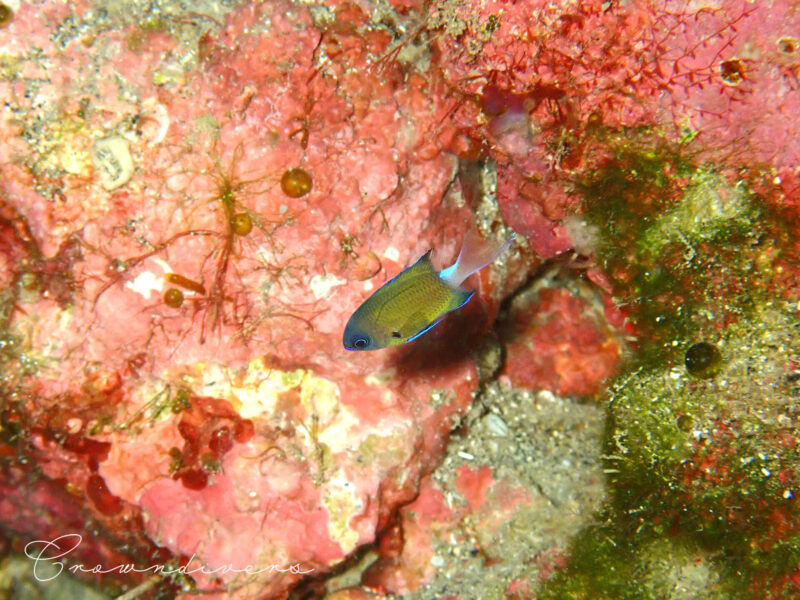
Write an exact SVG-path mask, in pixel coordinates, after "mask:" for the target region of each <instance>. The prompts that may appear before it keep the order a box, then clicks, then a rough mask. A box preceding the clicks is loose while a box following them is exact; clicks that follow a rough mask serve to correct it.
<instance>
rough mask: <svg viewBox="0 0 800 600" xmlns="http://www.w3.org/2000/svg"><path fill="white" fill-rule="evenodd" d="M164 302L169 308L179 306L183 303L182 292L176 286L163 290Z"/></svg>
mask: <svg viewBox="0 0 800 600" xmlns="http://www.w3.org/2000/svg"><path fill="white" fill-rule="evenodd" d="M164 304H166V305H167V306H169V307H171V308H180V306H181V305H182V304H183V292H182V291H180V290H179V289H178V288H169V289H168V290H167V291H166V292H164Z"/></svg>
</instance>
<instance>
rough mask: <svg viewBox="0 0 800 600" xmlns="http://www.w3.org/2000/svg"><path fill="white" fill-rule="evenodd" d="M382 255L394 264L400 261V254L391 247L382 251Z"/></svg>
mask: <svg viewBox="0 0 800 600" xmlns="http://www.w3.org/2000/svg"><path fill="white" fill-rule="evenodd" d="M383 255H384V256H385V257H386V258H388V259H389V260H393V261H394V262H397V261H398V260H400V252H399V251H398V250H397V248H395V247H393V246H389V247H388V248H387V249H386V250H384V252H383Z"/></svg>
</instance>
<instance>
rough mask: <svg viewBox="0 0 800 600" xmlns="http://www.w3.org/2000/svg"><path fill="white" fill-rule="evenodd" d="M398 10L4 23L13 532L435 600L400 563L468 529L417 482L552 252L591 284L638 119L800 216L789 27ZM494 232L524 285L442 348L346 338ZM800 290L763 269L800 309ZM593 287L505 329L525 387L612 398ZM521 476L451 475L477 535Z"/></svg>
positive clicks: (226, 585)
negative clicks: (602, 173)
mask: <svg viewBox="0 0 800 600" xmlns="http://www.w3.org/2000/svg"><path fill="white" fill-rule="evenodd" d="M390 4H391V7H392V9H393V10H392V11H388V9H386V10H387V11H388V12H385V13H381V12H380V11H379V10H378V9H377V8H374V9H370V10H371V12H369V13H368V12H367V8H366V7H365V6H362V5H359V4H356V3H352V4H351V3H348V2H337V1H335V0H331V1H330V2H322V3H319V4H315V5H313V6H312V5H308V6H307V5H305V4H303V5H300V4H293V3H290V2H288V1H285V0H273V1H270V2H252V3H246V2H245V3H238V4H237V8H236V9H233V10H231V11H230V12H228V13H227V14H223V13H221V12H220V13H215V14H203V13H194V12H192V13H187V14H182V13H181V14H179V13H170V12H168V11H167V12H164V13H163V14H159V15H157V16H152V17H148V18H146V19H144V18H143V19H137V18H136V16H132V17H123V16H120V15H119V14H116V13H113V12H109V11H105V10H103V11H99V10H97V8H96V6H95V4H93V3H90V2H87V1H81V2H73V3H63V2H51V1H48V0H37V1H34V2H26V3H14V8H15V11H14V12H13V15H12V16H11V20H10V21H9V22H8V23H7V24H5V25H4V27H3V28H2V30H0V97H2V98H4V100H5V101H4V104H3V106H2V108H0V139H1V140H2V141H0V175H2V178H0V285H1V286H2V291H0V336H1V337H0V359H1V360H2V363H3V369H4V373H5V375H4V377H3V380H2V382H0V473H1V475H0V523H2V531H3V534H4V535H6V536H7V537H11V538H16V539H20V540H23V539H32V538H35V537H36V538H39V539H53V538H55V537H58V535H61V534H63V533H66V532H68V531H79V532H88V531H91V532H93V535H92V536H85V539H84V541H83V549H82V550H81V552H82V554H81V557H90V558H93V559H94V560H95V562H96V563H97V564H108V565H113V564H119V563H122V562H131V561H137V562H138V561H142V562H143V564H144V565H145V566H146V565H149V564H153V562H159V563H160V564H164V565H171V566H172V567H174V568H178V567H180V566H181V565H184V566H186V565H187V561H192V562H195V564H197V565H198V566H200V565H202V566H203V567H205V570H197V571H192V572H191V573H189V574H188V575H186V576H185V577H183V578H179V579H176V580H175V581H174V582H173V583H171V584H170V585H175V586H177V587H178V588H179V590H173V591H176V593H177V592H178V591H180V593H183V594H186V595H189V594H192V593H197V594H202V595H203V597H211V596H213V595H214V594H217V595H218V596H219V597H239V598H249V597H258V598H284V597H287V595H288V594H289V593H290V592H291V591H292V590H293V589H296V588H297V587H298V586H299V585H302V584H303V580H304V578H306V576H307V575H309V574H311V577H319V576H324V575H325V574H326V573H328V572H330V571H331V570H332V569H333V568H335V567H336V566H337V565H339V564H341V563H343V561H345V560H347V559H348V557H351V556H352V555H353V554H354V552H356V551H357V550H358V549H359V548H361V547H363V546H365V545H368V544H374V543H377V547H378V548H379V556H380V558H379V561H378V562H377V563H376V564H375V565H374V566H373V567H372V568H370V569H369V570H367V572H366V573H365V575H364V584H365V585H366V586H367V587H369V588H371V589H372V590H378V592H380V593H382V592H383V591H398V592H402V591H406V590H411V589H417V588H418V587H420V586H421V585H423V584H424V583H425V582H427V581H429V580H430V579H431V577H432V576H433V572H434V571H435V567H434V566H433V565H432V564H431V563H430V562H429V561H427V562H426V561H425V560H424V559H425V557H430V556H431V555H432V551H429V550H427V549H426V550H424V552H421V553H420V554H419V555H418V556H416V557H414V556H412V555H411V552H412V551H414V550H415V549H416V548H423V549H425V548H426V544H427V546H429V545H430V544H429V538H430V532H429V531H428V527H429V526H431V525H432V524H437V523H439V522H442V523H443V524H441V529H442V530H446V529H447V527H448V526H450V525H451V524H452V523H451V521H452V520H453V518H454V517H453V515H452V514H451V511H450V509H447V507H446V506H445V505H444V503H443V501H442V499H441V497H440V492H438V490H436V489H434V488H433V487H432V486H431V484H430V480H429V479H427V476H428V475H429V474H430V473H431V471H433V470H434V469H435V467H436V465H437V464H438V462H439V461H440V459H441V457H442V456H443V454H444V452H445V449H446V446H447V443H448V438H449V435H450V429H451V426H452V425H453V423H454V421H456V420H457V419H458V417H459V416H461V415H463V413H464V412H465V411H466V409H467V407H468V406H469V405H470V403H471V402H472V399H473V393H474V392H475V390H476V389H477V380H478V375H477V374H478V371H477V369H476V367H475V366H474V365H473V363H472V362H471V360H470V352H471V351H472V349H473V348H474V347H475V346H476V345H477V344H478V342H479V341H480V340H481V339H482V336H483V334H485V333H486V331H487V330H488V329H489V328H490V327H491V324H492V322H493V320H494V317H495V316H496V315H497V314H499V313H501V312H502V310H501V307H500V303H501V300H502V297H503V296H504V295H506V294H508V293H509V292H511V291H512V288H513V287H514V284H517V283H520V282H522V281H523V280H524V279H525V278H526V277H528V276H529V275H532V274H534V267H536V266H538V265H539V264H541V262H542V261H543V260H549V259H555V260H565V262H568V261H569V260H574V261H575V264H580V263H581V261H582V260H589V261H590V260H591V259H592V254H593V252H594V251H595V250H596V246H594V245H593V242H592V236H591V235H586V236H585V239H584V236H582V235H580V233H579V232H580V231H586V230H585V229H580V228H575V227H574V226H573V225H574V221H571V220H570V217H574V216H575V214H576V213H581V212H582V211H584V210H586V206H585V205H584V202H583V199H582V198H581V195H580V192H579V190H581V189H585V187H586V186H587V185H588V183H587V181H588V179H589V178H590V176H591V175H592V174H593V173H595V172H597V171H598V170H599V169H600V168H601V167H605V166H607V165H608V164H610V163H614V161H617V160H618V159H619V157H618V156H617V150H618V149H619V148H620V147H621V145H620V140H624V139H627V136H629V135H631V136H632V135H634V133H636V132H637V131H639V130H641V129H646V128H650V129H649V130H648V131H651V132H652V131H656V132H658V135H659V136H661V138H663V139H664V140H666V141H668V142H669V143H670V144H673V145H678V146H680V148H681V149H682V151H685V153H686V154H687V155H691V156H692V157H693V158H694V159H695V160H698V161H699V160H703V161H710V162H712V163H713V164H715V165H717V166H718V168H719V170H720V171H722V172H724V173H726V174H729V173H739V172H745V171H746V172H747V177H748V180H747V181H748V183H749V184H750V185H751V186H752V187H753V188H754V189H759V188H758V185H761V186H762V188H763V191H764V194H765V195H769V194H770V193H771V194H773V195H774V196H775V197H779V199H778V200H776V202H777V203H784V200H785V198H787V197H791V198H793V200H792V199H791V198H790V199H789V200H785V204H786V205H787V206H794V207H795V209H796V207H797V192H798V187H797V181H798V178H800V175H799V174H798V168H797V164H798V162H800V145H798V144H800V141H798V140H800V119H798V115H799V114H800V105H798V103H799V102H800V101H799V100H798V98H800V95H798V88H800V83H798V74H800V54H798V44H797V40H796V38H795V37H793V36H796V32H797V31H798V27H800V20H799V19H800V17H798V13H797V11H795V10H794V9H793V8H792V6H791V5H790V3H788V2H785V1H783V0H776V1H775V2H770V3H758V4H755V3H748V2H740V1H738V0H737V1H732V2H729V3H723V4H722V5H719V4H709V5H708V6H705V5H701V6H695V5H689V4H685V3H672V2H662V3H655V2H652V3H651V2H644V1H643V2H629V3H622V4H619V3H608V2H601V1H600V0H589V1H577V0H572V1H569V2H559V3H552V2H545V1H543V0H529V1H526V2H517V3H506V2H499V1H496V0H491V1H489V2H484V3H474V2H467V3H462V2H450V1H448V0H443V1H441V2H436V3H421V2H414V1H411V0H409V1H405V0H398V1H396V2H391V3H390ZM17 5H18V6H17ZM209 10H210V9H209ZM220 10H221V9H220ZM381 10H384V9H383V8H382V9H381ZM128 18H129V20H125V19H128ZM478 159H481V160H487V161H488V160H489V159H491V161H492V162H491V164H492V165H493V167H492V169H493V170H492V173H491V175H492V176H493V177H494V179H493V181H490V182H484V183H485V186H484V190H483V191H484V192H485V194H484V193H481V194H478V195H477V196H476V195H475V194H474V193H473V192H472V191H471V189H470V184H469V177H467V176H466V175H465V171H466V169H464V168H462V167H464V165H465V164H466V163H468V162H470V161H475V160H478ZM487 164H489V163H487ZM651 175H652V178H653V179H654V180H657V179H658V177H662V176H663V177H666V178H672V180H673V183H674V182H675V181H678V180H679V179H680V178H681V177H683V175H681V174H676V173H658V174H651V173H649V172H648V173H647V176H648V177H650V176H651ZM659 181H660V180H659ZM659 181H656V182H655V183H653V185H654V186H655V187H658V186H659V185H660V182H659ZM681 181H682V180H681ZM581 186H583V187H581ZM666 187H669V186H665V189H666ZM776 190H777V191H776ZM656 196H657V194H656V193H655V192H653V193H652V194H650V197H649V198H647V199H643V204H645V203H646V202H650V203H653V202H656V200H654V199H653V198H655V197H656ZM658 198H659V199H660V196H658ZM671 199H673V200H674V198H671ZM792 202H794V204H792ZM502 221H504V222H505V224H506V225H508V226H509V227H511V228H513V229H514V230H515V231H517V232H518V233H519V234H520V238H524V244H523V246H525V247H524V248H522V249H520V248H519V246H515V247H513V248H512V251H511V252H510V256H509V258H508V264H509V267H510V269H509V271H510V274H508V273H507V275H506V278H503V277H499V276H498V274H497V272H493V273H490V272H489V271H488V270H487V271H485V272H483V273H481V274H480V275H479V276H478V277H474V278H473V280H474V285H475V287H477V288H478V292H477V294H476V296H475V298H474V299H473V300H472V301H471V302H470V303H469V304H468V305H467V306H465V307H464V309H463V310H462V311H459V313H456V314H453V315H451V316H449V317H448V318H447V319H446V320H445V322H444V323H443V324H442V325H441V326H439V327H437V328H436V329H435V330H433V331H431V332H430V334H428V335H427V336H426V339H425V341H424V342H422V341H420V342H419V343H416V344H412V345H409V346H401V347H398V348H397V349H393V350H389V351H386V352H382V353H370V354H369V355H358V354H354V353H349V352H346V351H345V350H344V349H343V348H342V347H341V333H342V328H343V326H344V323H345V322H346V321H347V318H348V316H349V315H350V314H351V313H352V311H353V310H354V309H355V307H357V306H358V305H359V304H360V302H362V301H363V300H364V299H365V298H366V297H368V296H369V294H370V293H371V291H373V290H374V289H376V288H377V287H378V286H380V285H382V284H383V283H384V282H385V281H387V280H388V278H390V277H391V276H393V275H395V274H396V273H398V272H399V271H401V270H402V269H403V268H404V267H405V266H407V265H408V264H410V263H411V262H412V261H414V260H416V259H417V258H418V257H419V256H421V255H422V254H423V253H424V252H426V251H427V250H428V249H430V248H433V249H434V254H433V262H434V264H435V266H436V267H437V268H441V267H442V266H444V265H446V264H450V263H451V262H452V261H453V259H454V257H455V254H456V253H457V250H458V247H459V245H460V243H461V239H462V238H463V236H464V234H465V232H466V231H467V230H469V229H480V230H481V232H482V234H483V235H485V236H496V237H500V236H503V235H504V234H506V231H505V230H504V227H503V222H502ZM579 254H580V255H583V256H578V255H579ZM567 255H572V258H569V259H564V257H565V256H567ZM622 271H623V275H624V271H625V269H624V268H622ZM791 273H796V267H795V268H794V270H792V269H788V268H787V269H786V270H784V271H782V274H780V275H776V277H778V276H779V277H783V278H784V279H785V281H786V282H787V283H786V285H787V286H789V285H794V286H796V277H795V278H794V279H792V277H791V276H790V274H791ZM612 275H614V274H613V273H612ZM586 276H587V279H590V280H592V281H593V282H594V283H596V284H598V285H597V286H594V287H593V288H592V289H591V291H586V289H584V288H582V291H581V292H580V293H578V294H573V293H571V292H569V293H568V292H567V291H564V290H548V289H543V290H540V291H539V293H538V295H537V296H536V297H535V298H533V299H531V298H530V297H524V298H522V299H521V300H520V301H518V302H517V304H516V309H515V307H514V306H512V307H511V310H510V312H509V314H508V315H507V317H508V318H507V319H506V321H505V323H504V325H505V328H506V329H507V330H508V331H507V332H506V333H508V338H509V340H510V342H509V345H508V360H507V361H506V364H505V366H504V367H503V371H502V374H503V375H506V376H508V378H509V379H510V381H511V382H513V383H514V384H515V385H523V386H535V387H544V388H548V389H552V390H553V391H556V392H558V393H561V394H593V393H595V392H597V391H598V390H599V389H600V386H601V384H602V382H603V381H604V380H605V379H606V378H608V377H610V376H611V375H613V373H614V372H615V370H616V368H617V366H618V365H617V363H618V360H619V357H620V354H621V348H622V342H621V339H622V338H621V336H620V333H619V332H620V331H622V330H623V329H624V328H626V327H628V325H627V324H626V322H625V315H624V314H623V313H622V312H621V310H620V309H619V308H617V307H615V306H614V305H613V302H612V301H611V299H610V293H611V291H612V288H613V286H612V285H611V284H609V283H608V281H607V279H606V277H605V275H604V274H603V273H601V272H599V269H594V270H592V269H589V270H588V271H586ZM612 278H613V277H612ZM620 280H621V278H619V277H618V278H616V279H614V281H615V283H616V282H618V281H620ZM782 281H783V280H782ZM792 282H794V283H792ZM583 283H585V282H583ZM583 283H582V285H583ZM595 288H596V289H595ZM614 291H616V290H614ZM590 305H591V309H592V310H591V311H590V312H591V315H592V316H586V313H587V309H586V307H587V306H590ZM604 319H605V320H604ZM609 322H611V323H612V324H613V327H612V326H610V325H609ZM504 485H505V484H504V482H503V481H502V480H501V479H497V478H495V477H494V475H493V474H492V473H491V470H490V469H489V467H486V468H483V467H478V468H476V469H474V470H473V469H464V470H462V471H460V472H459V475H458V483H457V484H456V488H457V489H458V490H460V492H461V493H462V494H463V496H464V498H465V502H466V504H467V505H468V506H469V507H470V509H472V510H473V511H474V512H475V513H478V514H479V515H480V516H481V519H483V520H482V522H483V523H484V524H485V525H486V528H487V530H493V529H492V528H493V527H494V526H495V525H496V523H495V522H494V521H493V520H492V517H491V514H493V513H495V512H496V513H502V510H501V508H502V498H503V497H504V494H505V492H507V491H508V489H507V488H506V487H503V486H504ZM420 486H422V491H420ZM437 494H438V495H437ZM526 501H527V497H526V494H525V491H524V490H519V489H516V488H515V489H514V502H513V503H512V504H513V505H514V506H516V505H520V504H524V503H525V502H526ZM412 502H413V504H409V503H412ZM403 507H405V508H403ZM410 507H417V508H419V509H420V510H421V512H420V513H419V516H418V517H417V516H414V517H411V516H409V511H410ZM399 511H406V513H405V514H404V516H403V517H401V518H398V513H399ZM490 513H491V514H490ZM464 514H466V510H465V511H464ZM457 516H458V515H457ZM415 519H416V521H417V522H416V524H415ZM410 540H412V541H410ZM413 540H415V541H413ZM121 548H124V551H123V550H120V549H121ZM225 566H229V568H227V569H222V570H219V569H220V568H221V567H225ZM187 570H188V569H187ZM142 579H143V576H136V575H135V574H129V575H127V576H120V577H119V578H118V581H117V582H116V583H118V584H119V585H127V586H130V585H135V584H137V583H139V582H141V581H142ZM165 585H166V584H165ZM520 589H522V583H520V584H519V585H518V586H516V587H514V588H513V590H511V591H510V593H512V594H515V593H520V592H519V590H520ZM337 593H338V594H339V596H340V597H342V598H345V597H353V598H366V597H372V592H366V591H364V590H352V592H348V591H346V590H344V591H342V592H337Z"/></svg>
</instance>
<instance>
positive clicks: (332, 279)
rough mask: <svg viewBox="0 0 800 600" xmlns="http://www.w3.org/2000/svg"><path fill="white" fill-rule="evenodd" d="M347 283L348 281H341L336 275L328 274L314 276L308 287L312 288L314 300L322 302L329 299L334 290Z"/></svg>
mask: <svg viewBox="0 0 800 600" xmlns="http://www.w3.org/2000/svg"><path fill="white" fill-rule="evenodd" d="M345 283H347V280H346V279H339V278H338V277H336V275H331V274H330V273H328V274H327V275H314V277H312V278H311V281H309V282H308V285H309V287H310V288H311V293H313V294H314V298H316V299H317V300H322V299H323V298H327V297H328V295H329V294H330V293H331V290H332V289H333V288H335V287H336V286H339V285H343V284H345Z"/></svg>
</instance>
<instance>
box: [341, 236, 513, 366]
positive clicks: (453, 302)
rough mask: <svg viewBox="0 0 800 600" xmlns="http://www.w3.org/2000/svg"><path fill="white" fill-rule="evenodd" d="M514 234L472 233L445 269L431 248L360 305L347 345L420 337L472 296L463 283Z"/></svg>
mask: <svg viewBox="0 0 800 600" xmlns="http://www.w3.org/2000/svg"><path fill="white" fill-rule="evenodd" d="M512 239H514V236H513V235H512V236H511V237H510V238H508V239H507V240H505V241H501V242H499V243H495V244H489V243H486V242H485V241H483V240H482V239H481V238H480V237H479V236H478V235H477V234H476V233H468V234H467V236H466V237H465V238H464V243H463V244H462V246H461V252H460V253H459V255H458V259H456V262H455V263H453V265H451V266H450V267H447V268H446V269H443V270H442V271H437V270H436V269H434V268H433V265H432V264H431V260H430V255H431V251H430V250H428V251H427V252H426V253H425V254H423V255H422V257H421V258H420V259H419V260H418V261H417V262H415V263H414V264H413V265H411V266H410V267H408V268H406V269H404V270H403V271H401V272H400V273H399V274H398V275H396V276H395V277H394V278H393V279H391V280H389V281H387V282H386V283H385V284H383V286H381V287H380V288H379V289H378V290H376V291H375V293H373V294H372V295H371V296H370V297H369V298H367V300H366V301H365V302H364V303H363V304H362V305H361V306H359V307H358V309H357V310H356V312H354V313H353V315H352V316H351V317H350V320H349V321H347V325H346V326H345V328H344V335H343V337H342V344H344V347H345V348H347V349H348V350H379V349H381V348H387V347H389V346H397V345H399V344H404V343H406V342H410V341H411V340H415V339H417V338H418V337H419V336H421V335H422V334H423V333H425V332H426V331H429V330H430V329H431V328H432V327H433V326H434V325H436V324H437V323H439V321H441V320H442V317H444V315H446V314H447V313H449V312H450V311H453V310H456V309H457V308H460V307H462V306H464V305H465V304H466V303H467V302H468V301H469V299H470V298H472V295H473V294H474V293H475V292H474V291H471V290H465V289H462V288H461V287H460V286H461V284H462V283H463V281H464V280H465V279H466V278H467V277H469V276H470V275H472V274H473V273H475V272H476V271H479V270H480V269H482V268H483V267H485V266H486V265H488V264H489V263H491V262H493V261H494V260H495V259H497V258H498V257H499V256H500V255H501V254H502V253H503V252H505V250H506V248H508V246H509V244H510V243H511V240H512Z"/></svg>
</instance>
